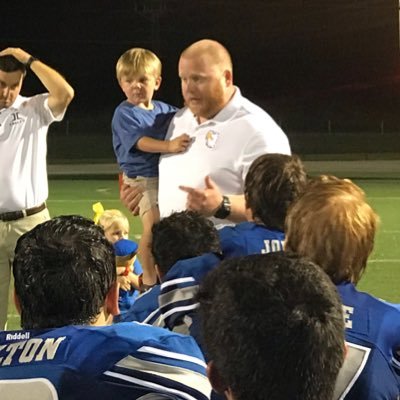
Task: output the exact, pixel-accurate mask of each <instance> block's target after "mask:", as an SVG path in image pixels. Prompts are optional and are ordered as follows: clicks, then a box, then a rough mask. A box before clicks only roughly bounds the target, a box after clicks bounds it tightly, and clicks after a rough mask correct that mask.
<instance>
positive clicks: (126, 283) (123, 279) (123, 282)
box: [117, 275, 131, 291]
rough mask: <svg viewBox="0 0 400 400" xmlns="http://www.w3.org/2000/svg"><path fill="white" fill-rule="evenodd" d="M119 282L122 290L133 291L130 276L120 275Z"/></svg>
mask: <svg viewBox="0 0 400 400" xmlns="http://www.w3.org/2000/svg"><path fill="white" fill-rule="evenodd" d="M117 281H118V283H119V287H120V289H122V290H126V291H128V290H131V282H130V280H129V277H128V276H125V275H119V276H117Z"/></svg>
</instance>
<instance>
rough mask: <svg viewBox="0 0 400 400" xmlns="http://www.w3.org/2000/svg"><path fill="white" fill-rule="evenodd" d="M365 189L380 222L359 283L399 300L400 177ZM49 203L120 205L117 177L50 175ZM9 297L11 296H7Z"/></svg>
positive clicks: (54, 207) (367, 183)
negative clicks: (95, 177) (93, 177)
mask: <svg viewBox="0 0 400 400" xmlns="http://www.w3.org/2000/svg"><path fill="white" fill-rule="evenodd" d="M355 182H356V183H357V184H359V185H360V186H361V187H362V188H363V189H364V190H365V192H366V193H367V197H368V199H369V202H370V204H371V205H372V206H373V207H374V209H375V210H376V212H377V213H378V214H379V215H380V218H381V223H380V227H379V231H378V236H377V240H376V245H375V250H374V252H373V254H372V256H371V257H370V260H369V264H368V268H367V271H366V273H365V275H364V276H363V278H362V279H361V281H360V283H359V288H360V289H361V290H365V291H368V292H370V293H372V294H374V295H375V296H378V297H381V298H383V299H385V300H387V301H390V302H395V303H400V290H399V289H398V287H399V282H400V267H399V266H400V211H399V210H400V180H396V179H360V180H355ZM49 183H50V194H49V200H48V206H49V209H50V213H51V215H52V216H56V215H63V214H64V215H65V214H80V215H84V216H86V217H88V218H92V217H93V211H92V204H93V203H95V202H97V201H101V202H102V203H103V206H104V208H119V209H121V210H122V211H125V210H124V208H123V206H122V205H121V203H120V201H119V195H118V182H117V180H116V179H115V180H94V179H89V180H86V179H85V180H79V179H71V180H69V179H68V180H65V179H55V180H54V179H51V180H50V182H49ZM128 218H129V220H130V224H131V232H130V237H131V239H133V240H135V239H136V240H137V239H138V237H140V233H141V224H140V220H139V218H138V217H132V216H131V215H129V216H128ZM10 299H11V296H10ZM9 313H10V318H9V325H8V328H9V329H18V328H19V318H18V316H17V315H16V311H15V308H14V306H13V305H12V304H11V303H10V306H9Z"/></svg>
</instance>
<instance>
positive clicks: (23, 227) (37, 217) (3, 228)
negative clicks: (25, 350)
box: [0, 208, 50, 330]
mask: <svg viewBox="0 0 400 400" xmlns="http://www.w3.org/2000/svg"><path fill="white" fill-rule="evenodd" d="M48 219H50V215H49V210H48V209H47V208H46V209H44V210H43V211H40V212H39V213H37V214H34V215H30V216H29V217H25V218H21V219H17V220H16V221H7V222H4V221H0V330H4V329H5V326H6V322H7V310H8V295H9V294H8V290H9V286H10V278H11V264H12V260H13V259H14V249H15V245H16V244H17V240H18V238H19V237H20V236H21V235H22V234H24V233H25V232H28V231H30V230H31V229H32V228H34V227H35V226H36V225H38V224H40V223H42V222H44V221H47V220H48Z"/></svg>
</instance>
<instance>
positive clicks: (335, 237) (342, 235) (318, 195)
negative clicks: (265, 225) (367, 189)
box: [285, 176, 379, 284]
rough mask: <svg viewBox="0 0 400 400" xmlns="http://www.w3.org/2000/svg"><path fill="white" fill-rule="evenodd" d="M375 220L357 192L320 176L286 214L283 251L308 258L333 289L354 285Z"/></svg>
mask: <svg viewBox="0 0 400 400" xmlns="http://www.w3.org/2000/svg"><path fill="white" fill-rule="evenodd" d="M378 222H379V217H378V216H377V214H376V213H375V212H374V210H373V209H372V208H371V206H370V205H369V204H368V203H367V202H366V199H365V194H364V192H363V191H362V189H361V188H360V187H358V186H357V185H355V184H354V183H353V182H351V181H349V180H348V179H339V178H336V177H334V176H321V177H318V178H315V179H314V180H313V181H311V182H310V183H309V185H308V186H307V188H306V190H305V192H304V193H303V195H302V196H300V198H299V199H298V200H297V201H296V202H295V203H294V204H293V206H292V207H291V209H290V210H289V213H288V217H287V220H286V229H285V231H286V240H285V248H286V249H287V250H291V251H294V252H296V253H298V254H300V255H302V256H305V257H309V258H310V259H311V260H313V261H314V262H315V263H317V264H318V265H320V266H321V267H322V268H323V269H324V271H325V272H326V273H327V274H328V275H329V276H330V277H331V279H332V280H333V282H334V283H336V284H338V283H340V282H343V281H351V282H353V283H354V284H356V283H357V282H358V281H359V280H360V278H361V276H362V274H363V272H364V270H365V268H366V265H367V260H368V257H369V255H370V253H371V251H372V249H373V247H374V239H375V232H376V229H377V225H378Z"/></svg>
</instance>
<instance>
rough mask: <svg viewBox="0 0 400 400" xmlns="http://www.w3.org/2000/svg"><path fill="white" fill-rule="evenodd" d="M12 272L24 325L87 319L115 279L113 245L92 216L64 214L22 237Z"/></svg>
mask: <svg viewBox="0 0 400 400" xmlns="http://www.w3.org/2000/svg"><path fill="white" fill-rule="evenodd" d="M13 273H14V278H15V291H16V294H17V296H18V298H19V301H20V306H21V325H22V327H23V328H24V329H35V328H40V329H42V328H54V327H60V326H65V325H71V324H76V325H81V324H89V323H91V322H94V321H95V319H96V317H97V316H98V314H99V312H100V310H101V307H102V306H103V305H104V301H105V298H106V295H107V293H108V292H109V290H110V288H111V287H112V285H113V283H114V282H115V280H116V268H115V258H114V250H113V247H112V245H111V244H110V243H109V242H108V241H107V240H106V238H105V237H104V232H103V230H102V228H101V227H100V226H97V225H95V224H94V223H93V221H91V220H89V219H86V218H84V217H81V216H76V215H69V216H61V217H57V218H53V219H52V220H50V221H47V222H44V223H42V224H40V225H38V226H36V227H35V228H34V229H32V230H31V231H30V232H27V233H25V234H24V235H22V236H21V237H20V238H19V240H18V242H17V246H16V249H15V258H14V262H13Z"/></svg>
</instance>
